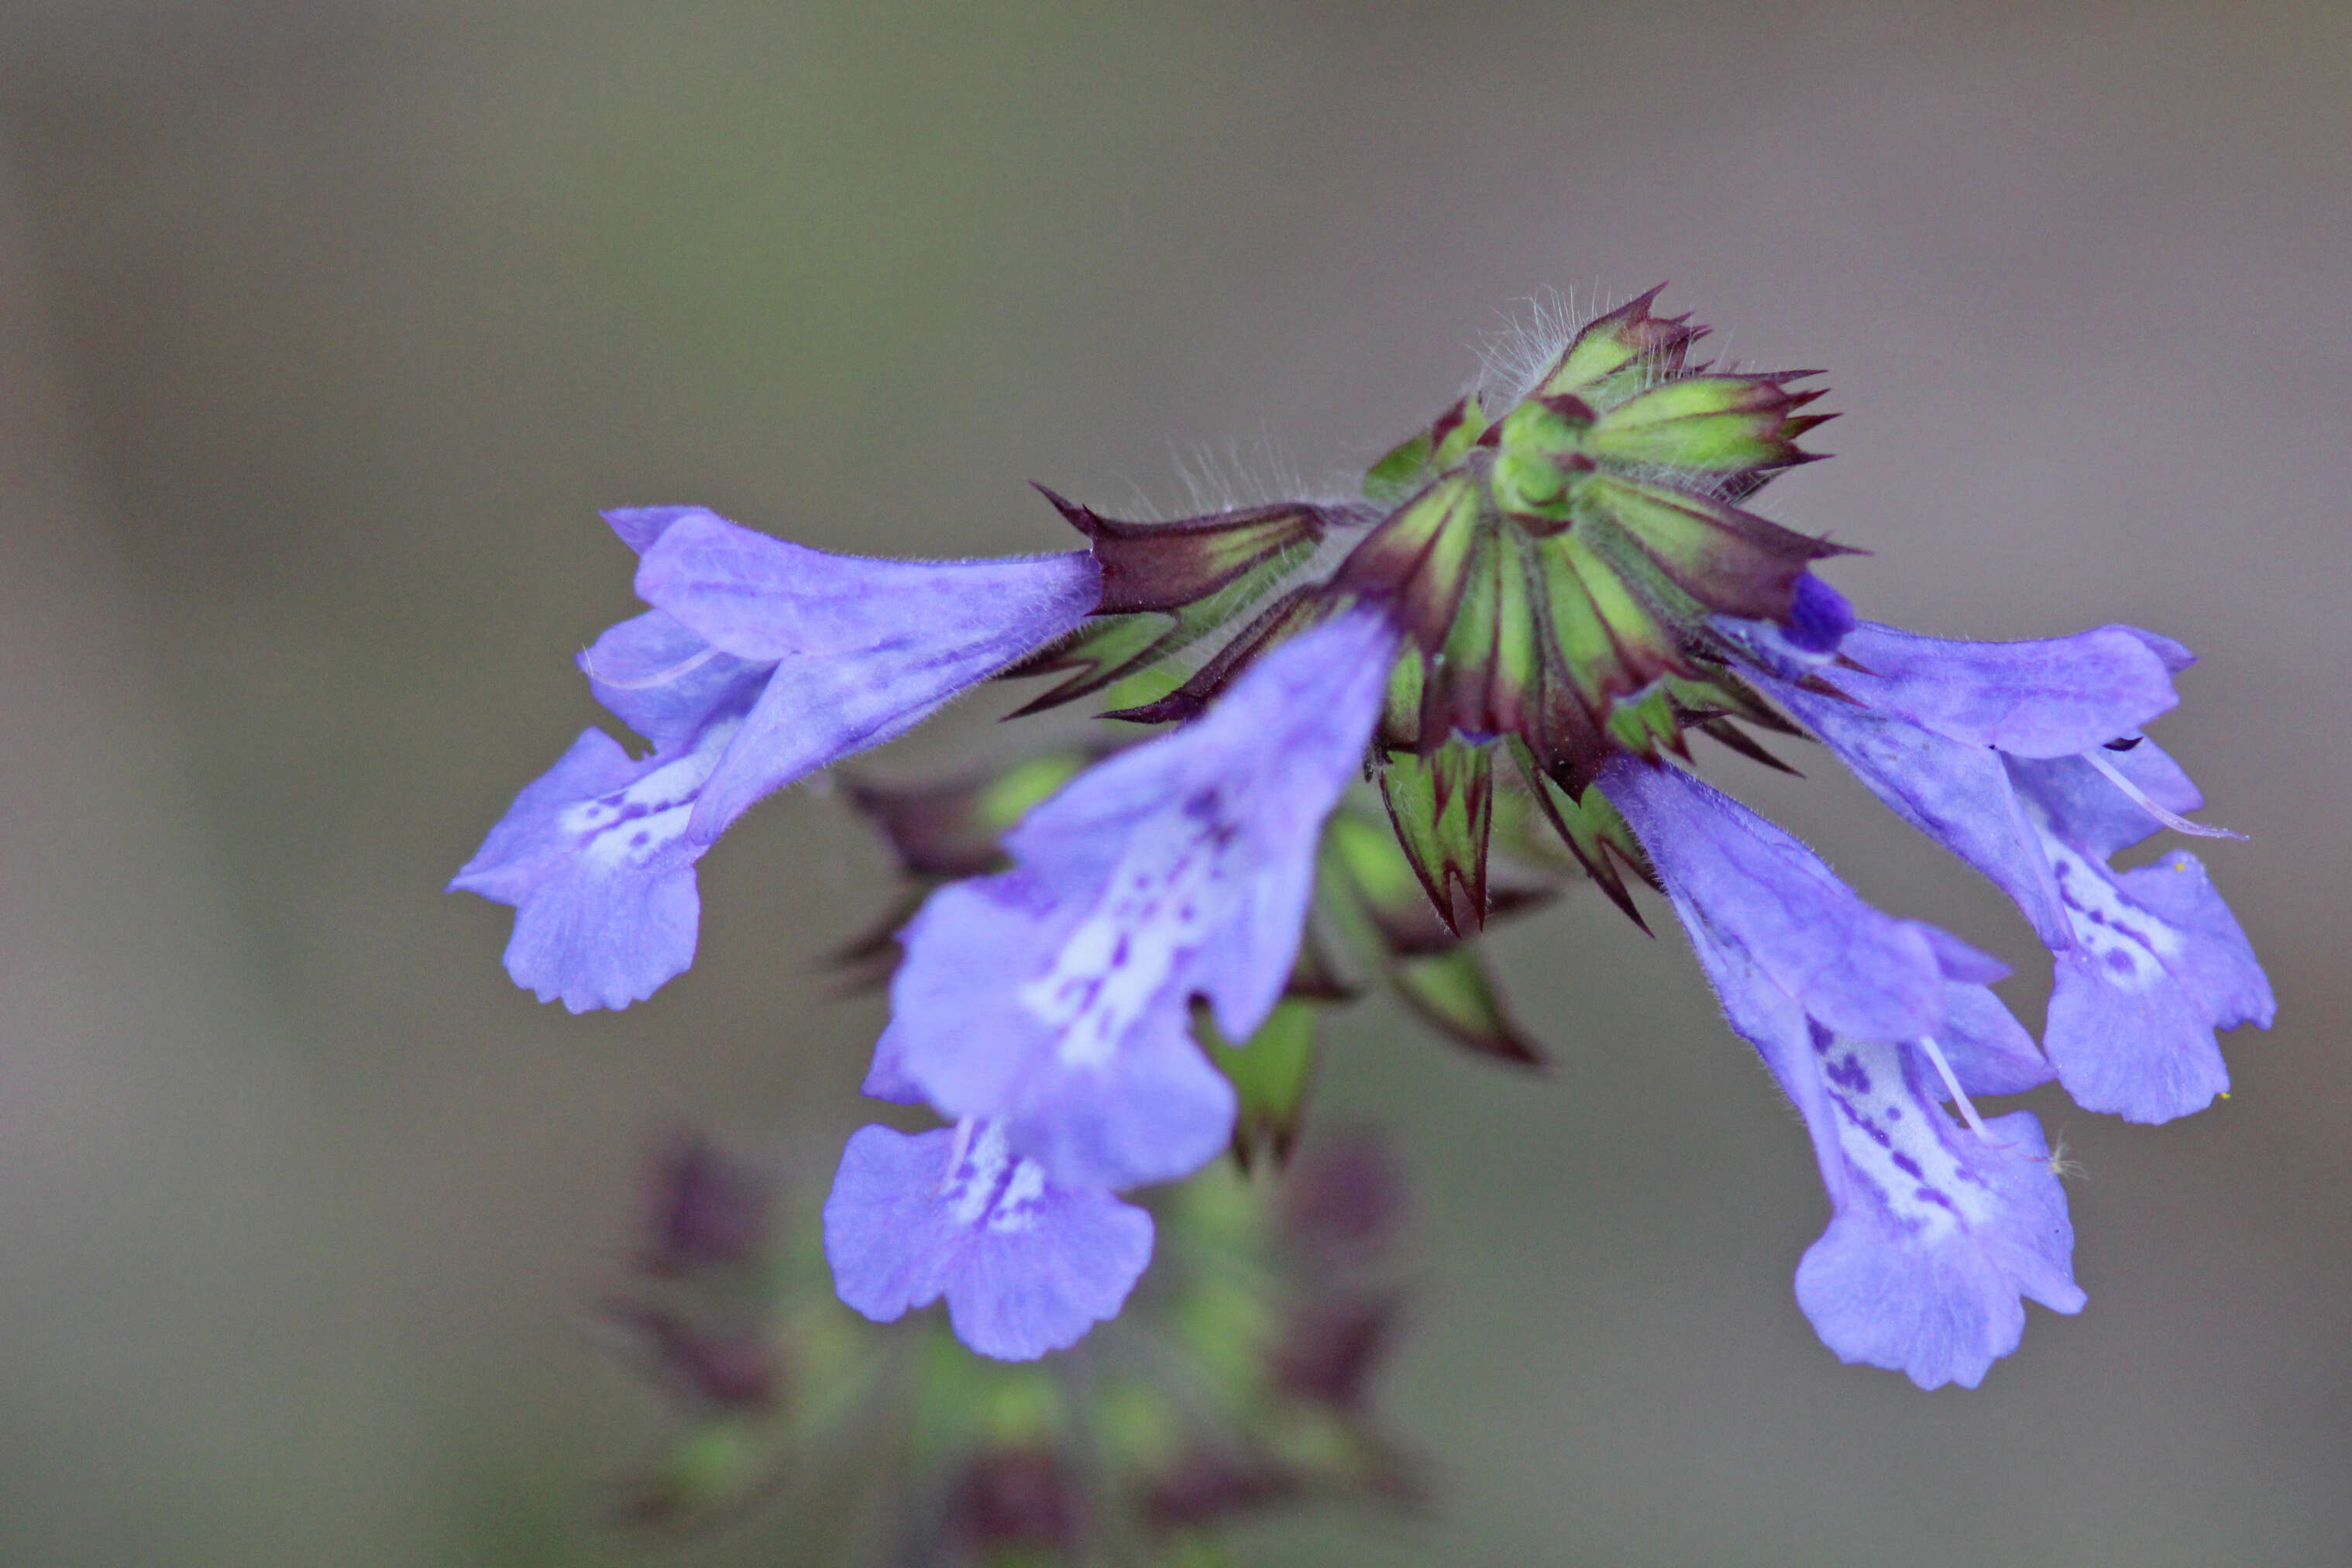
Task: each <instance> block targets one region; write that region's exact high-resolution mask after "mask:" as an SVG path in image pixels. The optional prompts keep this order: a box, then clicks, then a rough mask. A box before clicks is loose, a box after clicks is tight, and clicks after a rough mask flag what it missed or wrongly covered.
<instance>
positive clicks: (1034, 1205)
mask: <svg viewBox="0 0 2352 1568" xmlns="http://www.w3.org/2000/svg"><path fill="white" fill-rule="evenodd" d="M824 1253H825V1258H826V1260H827V1261H828V1262H830V1263H831V1264H832V1266H833V1277H834V1288H835V1290H837V1291H838V1292H839V1293H840V1296H841V1299H842V1300H843V1301H844V1302H845V1303H846V1304H847V1305H849V1306H851V1307H853V1308H855V1309H856V1310H858V1311H860V1312H862V1313H864V1314H865V1315H866V1316H867V1317H869V1318H871V1319H873V1320H874V1321H877V1322H885V1323H887V1322H890V1321H895V1320H896V1319H898V1318H900V1317H902V1316H904V1315H905V1314H906V1313H908V1311H911V1310H916V1309H918V1308H922V1307H928V1306H929V1305H930V1304H931V1303H932V1302H934V1301H936V1300H939V1299H940V1297H942V1296H944V1297H946V1298H947V1303H948V1318H949V1321H950V1323H951V1324H952V1325H953V1326H954V1329H955V1333H956V1337H957V1338H958V1339H960V1340H961V1341H962V1342H964V1343H965V1344H966V1345H968V1346H970V1347H971V1349H973V1350H975V1351H978V1352H980V1353H981V1354H982V1355H986V1356H993V1357H995V1358H996V1359H998V1360H1000V1361H1029V1360H1033V1359H1034V1358H1035V1357H1038V1356H1041V1355H1044V1354H1045V1352H1047V1351H1055V1350H1060V1349H1062V1348H1063V1347H1065V1346H1066V1345H1070V1344H1074V1343H1076V1342H1077V1340H1078V1339H1079V1338H1080V1337H1081V1336H1083V1335H1084V1334H1085V1333H1086V1331H1087V1330H1089V1329H1091V1328H1093V1327H1094V1326H1095V1324H1096V1323H1097V1322H1100V1321H1103V1320H1104V1319H1106V1318H1111V1317H1116V1316H1117V1315H1118V1310H1119V1308H1120V1306H1121V1305H1123V1304H1124V1303H1125V1302H1126V1300H1127V1296H1128V1292H1129V1290H1130V1289H1133V1288H1134V1285H1135V1281H1136V1279H1137V1278H1138V1277H1139V1275H1141V1274H1142V1272H1143V1267H1144V1265H1145V1264H1146V1263H1148V1262H1150V1259H1151V1216H1150V1215H1148V1214H1146V1213H1144V1212H1143V1211H1142V1210H1141V1209H1139V1208H1137V1207H1135V1206H1134V1205H1131V1204H1125V1203H1121V1202H1120V1201H1119V1200H1118V1199H1117V1198H1115V1197H1113V1196H1112V1195H1111V1194H1109V1193H1108V1192H1106V1191H1104V1190H1103V1189H1101V1188H1099V1187H1094V1186H1087V1185H1076V1186H1069V1185H1064V1184H1059V1183H1055V1182H1054V1181H1051V1180H1050V1179H1048V1177H1047V1176H1046V1173H1045V1167H1044V1166H1042V1165H1040V1164H1039V1163H1037V1162H1036V1161H1034V1160H1031V1159H1027V1158H1024V1157H1023V1156H1022V1155H1020V1154H1017V1153H1015V1152H1013V1147H1012V1145H1011V1143H1010V1142H1008V1141H1007V1139H1006V1137H1005V1134H1004V1127H1003V1123H1001V1122H995V1121H962V1122H959V1123H958V1124H957V1125H956V1126H954V1127H953V1128H946V1127H941V1128H936V1129H934V1130H933V1131H929V1132H919V1133H916V1134H914V1135H912V1136H908V1134H906V1133H903V1132H897V1131H892V1130H891V1129H889V1128H887V1127H865V1128H861V1129H859V1130H858V1131H857V1132H856V1134H854V1135H853V1136H852V1137H851V1138H850V1140H849V1144H848V1147H847V1148H846V1149H845V1150H844V1151H843V1152H842V1156H841V1170H840V1173H839V1174H837V1175H836V1176H835V1178H834V1184H833V1194H832V1195H831V1196H830V1197H828V1198H826V1200H825V1204H824Z"/></svg>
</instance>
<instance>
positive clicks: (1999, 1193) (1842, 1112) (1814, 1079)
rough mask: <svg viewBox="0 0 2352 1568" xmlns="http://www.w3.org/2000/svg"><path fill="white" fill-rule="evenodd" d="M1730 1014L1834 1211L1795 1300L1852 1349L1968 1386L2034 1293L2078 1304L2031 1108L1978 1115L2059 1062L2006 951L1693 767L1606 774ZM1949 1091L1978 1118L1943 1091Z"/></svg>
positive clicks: (1837, 1344) (2066, 1239)
mask: <svg viewBox="0 0 2352 1568" xmlns="http://www.w3.org/2000/svg"><path fill="white" fill-rule="evenodd" d="M1601 784H1602V787H1603V788H1605V789H1607V790H1608V791H1609V793H1610V795H1611V798H1612V799H1613V800H1614V801H1615V802H1616V803H1617V805H1618V807H1619V809H1620V810H1622V812H1623V813H1624V816H1625V819H1626V820H1627V821H1628V822H1629V823H1631V824H1632V825H1633V831H1634V832H1635V833H1636V834H1637V835H1638V836H1639V837H1640V838H1641V840H1642V843H1643V846H1644V847H1646V848H1647V849H1648V850H1649V852H1650V856H1651V858H1652V861H1653V863H1654V865H1655V866H1656V868H1657V871H1658V875H1659V877H1660V878H1661V879H1662V880H1663V881H1664V885H1665V888H1666V890H1667V893H1668V894H1669V896H1670V897H1671V898H1672V899H1673V900H1674V905H1675V913H1676V914H1677V915H1678V916H1680V917H1681V920H1682V922H1683V925H1684V927H1685V930H1687V931H1689V933H1690V937H1691V942H1692V945H1693V946H1694V947H1696V949H1697V952H1698V956H1699V960H1700V963H1701V964H1702V965H1703V966H1704V967H1705V968H1706V972H1707V977H1708V979H1709V980H1711V981H1712V982H1713V983H1714V984H1715V987H1716V991H1717V994H1718V995H1719V996H1720V997H1721V998H1722V1001H1723V1005H1724V1011H1725V1013H1726V1015H1727V1016H1728V1018H1729V1019H1730V1022H1731V1025H1732V1027H1733V1028H1734V1029H1736V1030H1737V1031H1738V1033H1739V1034H1740V1035H1742V1036H1743V1037H1746V1038H1747V1039H1748V1042H1749V1043H1750V1044H1751V1045H1753V1046H1754V1047H1756V1049H1757V1050H1758V1052H1759V1054H1760V1055H1761V1056H1762V1057H1763V1058H1764V1061H1765V1064H1766V1065H1767V1066H1768V1067H1769V1068H1770V1069H1771V1071H1772V1075H1773V1077H1774V1078H1775V1079H1778V1080H1779V1082H1780V1089H1781V1091H1782V1092H1783V1093H1785V1094H1786V1095H1787V1096H1788V1097H1789V1099H1790V1102H1791V1103H1792V1104H1794V1105H1795V1106H1796V1108H1797V1110H1798V1111H1799V1113H1800V1114H1801V1115H1802V1116H1803V1118H1804V1121H1805V1125H1806V1128H1807V1129H1808V1131H1811V1134H1812V1141H1813V1152H1814V1155H1815V1158H1816V1159H1817V1160H1818V1162H1819V1163H1820V1165H1821V1170H1822V1183H1823V1184H1824V1185H1825V1186H1826V1187H1827V1188H1828V1189H1829V1194H1830V1202H1831V1205H1832V1210H1833V1211H1834V1212H1833V1215H1832V1219H1831V1222H1830V1226H1829V1228H1828V1230H1826V1231H1825V1232H1823V1233H1822V1237H1821V1238H1820V1239H1819V1240H1818V1241H1816V1242H1814V1243H1813V1245H1812V1246H1811V1247H1810V1248H1808V1249H1807V1251H1806V1253H1805V1257H1804V1259H1803V1261H1802V1262H1801V1264H1800V1265H1799V1267H1798V1269H1797V1300H1798V1304H1799V1305H1800V1306H1801V1307H1802V1308H1803V1310H1804V1312H1805V1315H1806V1317H1807V1318H1808V1319H1810V1320H1811V1322H1812V1324H1813V1328H1814V1331H1816V1332H1817V1333H1819V1334H1820V1335H1821V1337H1822V1343H1824V1344H1826V1345H1827V1346H1829V1348H1830V1349H1831V1350H1832V1351H1833V1352H1836V1353H1837V1354H1838V1356H1839V1357H1840V1358H1841V1359H1843V1360H1844V1361H1847V1362H1852V1363H1866V1364H1869V1365H1873V1366H1883V1367H1887V1368H1890V1369H1893V1370H1896V1371H1900V1372H1903V1373H1907V1374H1908V1375H1909V1376H1910V1378H1911V1380H1912V1381H1913V1382H1914V1383H1916V1384H1918V1385H1919V1386H1921V1387H1922V1388H1934V1387H1937V1386H1939V1385H1941V1384H1946V1383H1958V1384H1962V1385H1963V1386H1965V1387H1970V1388H1973V1387H1975V1386H1976V1385H1977V1384H1979V1383H1980V1382H1981V1381H1983V1378H1984V1374H1985V1373H1986V1371H1987V1370H1988V1369H1989V1368H1990V1366H1991V1364H1992V1363H1994V1362H1995V1361H1997V1360H1999V1359H2000V1357H2002V1356H2005V1355H2007V1354H2008V1353H2009V1352H2011V1351H2013V1350H2015V1349H2016V1348H2017V1343H2018V1339H2019V1336H2020V1335H2021V1332H2022V1331H2023V1327H2024V1321H2025V1313H2024V1308H2023V1306H2022V1304H2021V1298H2022V1297H2031V1298H2032V1299H2033V1300H2037V1301H2040V1302H2042V1304H2043V1305H2044V1306H2047V1307H2050V1308H2052V1309H2053V1310H2056V1311H2060V1312H2075V1311H2079V1310H2081V1309H2082V1307H2083V1302H2084V1296H2083V1292H2082V1290H2081V1289H2079V1288H2078V1287H2077V1286H2076V1285H2075V1284H2074V1268H2073V1255H2074V1228H2073V1226H2072V1225H2071V1224H2070V1222H2069V1221H2068V1219H2067V1215H2066V1197H2065V1194H2064V1192H2063V1190H2062V1189H2061V1187H2060V1186H2059V1184H2058V1180H2057V1177H2056V1176H2055V1175H2054V1174H2053V1173H2052V1172H2051V1169H2050V1156H2049V1150H2048V1148H2047V1146H2046V1145H2045V1144H2044V1143H2043V1142H2042V1131H2041V1125H2040V1123H2039V1122H2038V1121H2035V1119H2034V1117H2033V1114H2032V1112H2031V1111H2022V1110H2021V1111H2016V1112H2012V1113H2011V1114H2010V1115H2007V1116H2002V1117H1998V1118H1995V1119H1994V1120H1992V1121H1984V1120H1982V1119H1980V1118H1979V1116H1978V1115H1977V1112H1976V1110H1975V1109H1974V1106H1973V1105H1972V1104H1971V1102H1970V1101H1969V1095H1971V1094H2007V1093H2014V1092H2017V1091H2019V1090H2022V1089H2030V1088H2032V1086H2034V1085H2035V1084H2037V1083H2042V1082H2045V1081H2047V1080H2048V1079H2049V1078H2050V1077H2051V1069H2050V1068H2049V1065H2048V1064H2047V1063H2046V1062H2044V1061H2043V1060H2042V1058H2041V1057H2040V1055H2039V1054H2037V1053H2036V1052H2035V1050H2034V1048H2033V1044H2032V1039H2031V1037H2028V1036H2027V1035H2026V1033H2025V1031H2024V1029H2023V1028H2022V1027H2021V1026H2019V1024H2018V1023H2017V1021H2016V1020H2015V1019H2014V1018H2012V1017H2011V1016H2010V1014H2009V1011H2008V1009H2007V1008H2005V1007H2004V1006H2002V1005H2001V1004H2000V1000H1999V999H1998V998H1996V997H1995V996H1994V995H1993V994H1992V993H1991V992H1990V991H1989V990H1988V989H1986V984H1987V983H1988V982H1990V981H1992V980H1996V979H1999V978H2000V976H2001V974H2003V973H2006V971H2005V970H2004V969H2003V967H2002V966H2001V965H2000V963H1997V962H1995V961H1994V960H1992V959H1990V958H1988V957H1986V956H1985V955H1984V954H1982V953H1979V952H1976V951H1974V950H1973V949H1971V948H1969V947H1968V946H1966V945H1965V944H1963V943H1961V942H1958V941H1957V940H1955V939H1954V938H1952V937H1950V936H1948V935H1946V934H1945V933H1944V932H1942V931H1937V929H1935V928H1934V927H1932V926H1927V925H1923V924H1920V923H1917V922H1916V921H1901V920H1896V919H1895V918H1894V917H1892V916H1889V915H1886V914H1883V913H1881V912H1880V911H1878V910H1874V909H1872V908H1871V907H1870V906H1869V905H1868V904H1866V903H1864V902H1863V900H1861V899H1860V898H1859V897H1857V896H1856V895H1855V894H1854V893H1853V890H1852V889H1849V888H1847V887H1846V886H1845V884H1843V882H1841V881H1839V880H1838V879H1837V877H1836V876H1835V875H1834V874H1833V873H1832V871H1831V870H1830V869H1829V868H1828V867H1826V866H1824V865H1822V862H1821V861H1820V860H1819V859H1818V858H1816V857H1815V856H1814V855H1813V854H1812V853H1811V851H1810V850H1808V849H1806V848H1805V847H1803V846H1802V845H1801V844H1799V843H1798V842H1797V841H1796V840H1795V839H1793V838H1791V837H1789V835H1787V834H1786V833H1783V832H1781V831H1780V829H1779V828H1777V827H1775V826H1772V825H1771V824H1770V823H1769V822H1766V821H1765V820H1764V819H1763V818H1762V817H1759V816H1756V815H1755V814H1754V813H1753V812H1750V811H1748V809H1747V808H1746V807H1745V806H1742V805H1739V804H1738V802H1737V801H1734V800H1732V799H1731V798H1730V797H1729V796H1728V795H1723V794H1720V793H1719V792H1717V791H1716V790H1713V789H1710V788H1708V787H1707V786H1706V784H1701V783H1699V782H1698V781H1697V780H1696V779H1694V778H1692V777H1691V776H1690V775H1688V774H1687V773H1683V772H1681V771H1680V770H1679V769H1676V768H1674V767H1672V766H1670V765H1665V764H1650V763H1639V762H1634V761H1631V760H1629V761H1627V762H1623V763H1616V764H1613V765H1612V767H1611V768H1610V769H1609V770H1608V771H1607V772H1606V773H1604V774H1603V775H1602V780H1601ZM1945 1101H1950V1102H1953V1103H1954V1104H1956V1105H1957V1107H1958V1110H1959V1112H1960V1114H1961V1116H1962V1118H1963V1119H1964V1121H1965V1125H1963V1124H1961V1123H1958V1122H1955V1121H1954V1120H1953V1118H1952V1117H1951V1116H1950V1115H1949V1114H1948V1113H1947V1112H1946V1111H1945V1110H1944V1109H1943V1102H1945Z"/></svg>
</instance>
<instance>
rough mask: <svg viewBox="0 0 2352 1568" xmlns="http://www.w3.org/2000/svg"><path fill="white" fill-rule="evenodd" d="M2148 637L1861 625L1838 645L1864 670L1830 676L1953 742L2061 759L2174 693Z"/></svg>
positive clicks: (2103, 631)
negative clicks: (1944, 633) (1967, 638)
mask: <svg viewBox="0 0 2352 1568" xmlns="http://www.w3.org/2000/svg"><path fill="white" fill-rule="evenodd" d="M2152 637H2153V634H2151V633H2147V632H2143V631H2140V630H2138V629H2137V627H2133V626H2101V627H2099V628H2098V629H2096V630H2095V631H2087V632H2080V633H2077V634H2076V635H2075V636H2074V637H2051V638H2047V639H2044V640H2042V641H2038V642H2007V643H1985V642H1950V641H1947V640H1945V639H1944V638H1941V637H1920V636H1918V635H1917V634H1916V633H1913V632H1906V631H1899V630H1897V629H1896V628H1895V627H1893V626H1877V625H1874V624H1872V623H1868V622H1865V623H1864V624H1863V625H1862V626H1857V627H1856V628H1854V630H1853V633H1852V634H1851V635H1849V636H1848V637H1846V639H1845V642H1844V644H1843V647H1841V649H1840V651H1841V652H1842V653H1843V654H1844V655H1845V657H1846V658H1850V659H1852V660H1853V661H1854V662H1856V663H1858V664H1860V665H1861V666H1862V668H1863V671H1864V672H1867V673H1862V672H1855V671H1851V670H1846V669H1839V670H1837V671H1835V672H1833V673H1832V676H1831V679H1832V680H1834V681H1836V682H1837V683H1838V684H1839V685H1840V686H1842V687H1843V688H1844V689H1846V690H1848V691H1850V692H1851V693H1853V696H1855V697H1856V698H1858V699H1860V700H1862V701H1863V702H1864V703H1867V704H1868V705H1869V706H1870V707H1872V708H1874V709H1876V710H1879V711H1880V712H1884V713H1893V714H1895V715H1898V716H1899V717H1902V718H1905V719H1908V720H1909V721H1911V722H1913V723H1915V724H1917V725H1919V726H1920V727H1922V728H1923V729H1927V730H1933V731H1936V732H1937V734H1939V735H1943V736H1945V737H1947V738H1948V739H1950V740H1954V741H1958V742H1960V743H1961V744H1963V745H1969V746H1997V747H1999V748H2000V750H2002V751H2004V752H2009V753H2011V755H2013V756H2021V757H2063V756H2070V755H2072V754H2074V752H2084V751H2088V750H2089V749H2090V748H2091V747H2093V746H2095V745H2098V744H2100V743H2101V742H2105V741H2112V740H2114V739H2115V738H2116V736H2118V735H2126V734H2129V733H2131V732H2132V731H2135V730H2137V729H2139V728H2140V727H2141V726H2143V725H2145V724H2146V723H2147V721H2149V720H2151V719H2153V718H2155V717H2156V716H2157V715H2158V714H2159V713H2162V712H2164V711H2165V710H2168V709H2169V708H2170V707H2172V705H2173V704H2174V703H2175V702H2177V701H2179V698H2178V697H2176V696H2175V695H2174V693H2173V689H2172V676H2171V672H2170V670H2169V669H2168V668H2167V661H2166V659H2165V658H2164V657H2163V656H2162V655H2161V654H2159V653H2158V651H2157V649H2156V648H2155V647H2151V646H2150V642H2151V638H2152ZM2154 640H2157V641H2161V640H2162V639H2154ZM2172 646H2177V645H2172Z"/></svg>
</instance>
